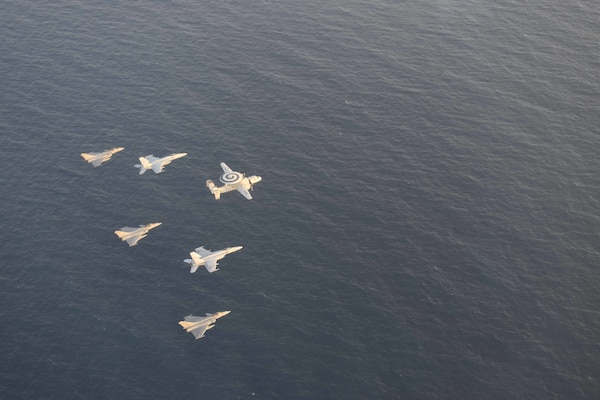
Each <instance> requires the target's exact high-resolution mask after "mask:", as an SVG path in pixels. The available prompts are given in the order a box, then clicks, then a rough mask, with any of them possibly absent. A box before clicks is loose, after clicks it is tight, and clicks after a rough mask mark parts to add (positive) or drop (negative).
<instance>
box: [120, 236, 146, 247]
mask: <svg viewBox="0 0 600 400" xmlns="http://www.w3.org/2000/svg"><path fill="white" fill-rule="evenodd" d="M145 236H146V235H144V234H143V233H137V234H135V235H133V236H131V237H130V238H128V239H125V241H126V242H127V243H129V247H131V246H135V245H136V244H137V242H139V241H140V239H141V238H143V237H145Z"/></svg>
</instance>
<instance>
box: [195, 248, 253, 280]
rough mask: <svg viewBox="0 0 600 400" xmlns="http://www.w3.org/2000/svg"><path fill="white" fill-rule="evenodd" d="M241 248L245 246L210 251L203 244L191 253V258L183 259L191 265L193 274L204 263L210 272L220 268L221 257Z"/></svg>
mask: <svg viewBox="0 0 600 400" xmlns="http://www.w3.org/2000/svg"><path fill="white" fill-rule="evenodd" d="M241 249H243V246H236V247H227V248H226V249H222V250H217V251H210V250H206V249H205V248H204V247H203V246H201V247H198V248H197V249H195V250H194V251H192V252H191V253H190V257H192V258H191V259H190V258H188V259H186V260H183V262H186V263H188V264H190V265H191V268H190V273H191V274H193V273H194V272H196V270H197V269H198V267H200V266H201V265H204V268H206V270H207V271H208V272H210V273H213V272H215V271H218V270H219V269H218V268H217V265H219V262H218V261H219V260H220V259H221V258H223V257H225V256H226V255H227V254H230V253H235V252H236V251H239V250H241Z"/></svg>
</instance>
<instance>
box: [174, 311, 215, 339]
mask: <svg viewBox="0 0 600 400" xmlns="http://www.w3.org/2000/svg"><path fill="white" fill-rule="evenodd" d="M203 319H204V318H203V317H194V316H191V315H190V316H187V317H185V321H179V325H181V327H182V328H183V329H185V330H186V331H187V332H191V333H192V334H193V335H194V337H195V338H196V339H200V338H201V337H204V332H206V331H207V330H208V328H209V327H210V324H211V323H212V322H214V321H210V320H208V321H206V322H201V321H202V320H203Z"/></svg>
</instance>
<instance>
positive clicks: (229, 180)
mask: <svg viewBox="0 0 600 400" xmlns="http://www.w3.org/2000/svg"><path fill="white" fill-rule="evenodd" d="M243 178H244V174H241V173H239V172H236V171H231V172H225V173H224V174H223V175H221V176H220V177H219V180H220V181H221V183H224V184H226V185H235V184H236V183H239V182H240V181H241V180H242V179H243Z"/></svg>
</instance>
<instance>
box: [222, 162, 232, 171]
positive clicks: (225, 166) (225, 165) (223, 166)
mask: <svg viewBox="0 0 600 400" xmlns="http://www.w3.org/2000/svg"><path fill="white" fill-rule="evenodd" d="M221 168H223V172H233V170H232V169H231V168H229V167H228V166H227V164H225V163H224V162H222V163H221Z"/></svg>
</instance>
